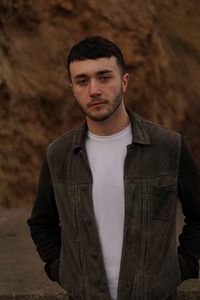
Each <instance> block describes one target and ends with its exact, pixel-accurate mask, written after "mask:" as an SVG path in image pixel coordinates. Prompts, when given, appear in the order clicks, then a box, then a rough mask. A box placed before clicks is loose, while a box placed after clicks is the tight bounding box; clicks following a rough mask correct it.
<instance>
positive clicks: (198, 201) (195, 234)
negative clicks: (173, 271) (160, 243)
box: [178, 139, 200, 280]
mask: <svg viewBox="0 0 200 300" xmlns="http://www.w3.org/2000/svg"><path fill="white" fill-rule="evenodd" d="M179 198H180V200H181V205H182V210H183V214H184V216H185V225H184V227H183V231H182V233H181V234H180V236H179V242H180V246H179V247H178V253H179V261H180V267H181V272H182V280H185V279H188V278H198V274H199V264H198V259H199V258H200V172H199V169H198V166H197V164H196V163H195V161H194V159H193V157H192V155H191V154H190V152H189V150H188V148H187V146H186V144H185V143H184V141H183V139H182V146H181V156H180V168H179Z"/></svg>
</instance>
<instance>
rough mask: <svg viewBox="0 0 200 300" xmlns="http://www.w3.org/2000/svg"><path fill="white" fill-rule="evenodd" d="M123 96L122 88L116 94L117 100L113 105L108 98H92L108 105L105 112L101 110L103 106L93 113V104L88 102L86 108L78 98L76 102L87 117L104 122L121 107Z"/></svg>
mask: <svg viewBox="0 0 200 300" xmlns="http://www.w3.org/2000/svg"><path fill="white" fill-rule="evenodd" d="M122 96H123V93H122V90H121V91H120V92H119V93H118V94H117V95H116V97H115V100H114V101H113V103H112V105H111V106H109V101H108V100H106V99H99V98H98V99H96V98H95V99H94V100H92V101H98V102H100V103H103V105H105V106H108V108H107V110H106V111H105V112H103V111H102V113H101V112H100V111H101V108H100V109H97V108H96V111H97V112H96V113H95V112H94V113H93V112H92V108H91V104H88V105H87V107H86V108H85V107H83V106H82V105H81V104H80V103H79V102H78V101H77V100H76V102H77V105H78V106H79V108H80V110H81V111H82V113H83V114H84V115H85V117H87V118H89V119H91V120H93V121H96V122H102V121H105V120H107V119H109V118H110V117H111V116H112V115H113V114H114V113H115V112H116V110H117V109H118V108H119V106H120V105H121V103H122V98H123V97H122ZM92 101H91V102H92ZM103 110H104V109H103Z"/></svg>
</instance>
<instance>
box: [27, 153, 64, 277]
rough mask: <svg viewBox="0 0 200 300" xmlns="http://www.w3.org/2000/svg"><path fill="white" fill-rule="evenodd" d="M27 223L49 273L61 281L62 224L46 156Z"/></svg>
mask: <svg viewBox="0 0 200 300" xmlns="http://www.w3.org/2000/svg"><path fill="white" fill-rule="evenodd" d="M27 223H28V225H29V226H30V230H31V236H32V239H33V241H34V243H35V245H36V248H37V251H38V253H39V255H40V257H41V259H42V260H43V261H44V262H45V263H46V264H45V271H46V273H47V275H48V276H49V278H51V279H52V280H53V281H58V282H59V258H60V245H61V238H60V224H59V216H58V211H57V207H56V203H55V197H54V191H53V185H52V182H51V177H50V173H49V167H48V163H47V159H46V158H45V160H44V163H43V166H42V169H41V174H40V179H39V187H38V193H37V197H36V201H35V203H34V206H33V210H32V214H31V217H30V218H29V219H28V221H27Z"/></svg>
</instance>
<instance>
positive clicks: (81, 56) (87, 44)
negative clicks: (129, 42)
mask: <svg viewBox="0 0 200 300" xmlns="http://www.w3.org/2000/svg"><path fill="white" fill-rule="evenodd" d="M111 56H114V57H116V60H117V63H118V65H119V67H120V70H121V73H122V74H124V73H125V62H124V57H123V54H122V52H121V50H120V49H119V47H118V46H117V45H115V44H114V43H113V42H112V41H110V40H108V39H107V38H105V37H101V36H91V37H86V38H85V39H83V40H81V41H80V42H78V43H77V44H75V45H74V46H73V47H72V48H71V51H70V53H69V56H68V59H67V69H68V74H69V77H70V79H71V76H70V71H69V66H70V63H72V62H73V61H81V60H86V59H97V58H103V57H107V58H110V57H111Z"/></svg>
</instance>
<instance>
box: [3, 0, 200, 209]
mask: <svg viewBox="0 0 200 300" xmlns="http://www.w3.org/2000/svg"><path fill="white" fill-rule="evenodd" d="M199 32H200V2H199V0H159V1H155V0H149V1H141V0H135V1H131V0H104V1H98V0H73V1H72V0H71V1H70V0H48V1H47V0H34V1H32V0H0V206H4V207H10V206H22V205H26V204H29V203H30V202H31V201H32V199H33V198H34V195H35V192H36V182H37V180H38V173H39V169H40V165H41V161H42V157H43V154H44V151H45V147H46V145H47V144H48V143H49V142H50V141H52V140H53V139H54V138H55V137H56V136H57V135H60V134H62V133H63V132H64V131H65V130H67V129H69V128H71V127H72V126H74V125H75V124H77V123H78V122H79V121H80V120H81V118H82V116H81V114H80V112H79V111H78V109H77V107H76V105H75V104H74V101H73V98H72V95H71V92H70V89H69V85H68V78H67V72H66V57H67V54H68V52H69V49H70V48H71V46H72V45H73V44H74V43H75V42H76V41H78V40H79V39H82V38H83V37H85V36H86V35H103V36H106V37H108V38H110V39H112V40H113V41H114V42H116V43H117V44H118V45H119V46H120V47H121V49H122V51H123V53H124V55H125V59H126V62H127V69H128V71H129V72H130V77H131V78H130V87H129V91H128V93H127V96H126V103H128V104H129V105H130V106H131V107H132V108H133V109H134V110H135V111H136V112H138V113H140V114H142V115H143V116H144V117H147V118H149V119H151V120H153V121H156V122H159V123H162V124H164V125H166V126H168V127H171V128H174V129H176V130H178V131H180V132H182V133H183V134H184V136H185V137H186V140H187V141H188V143H189V145H190V147H191V148H192V150H193V153H194V155H195V157H196V159H197V160H198V161H199V162H200V155H199V151H200V140H199V126H200V118H199V114H200V87H199V78H200V66H199V65H200V36H199Z"/></svg>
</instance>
